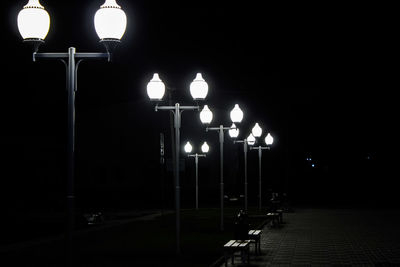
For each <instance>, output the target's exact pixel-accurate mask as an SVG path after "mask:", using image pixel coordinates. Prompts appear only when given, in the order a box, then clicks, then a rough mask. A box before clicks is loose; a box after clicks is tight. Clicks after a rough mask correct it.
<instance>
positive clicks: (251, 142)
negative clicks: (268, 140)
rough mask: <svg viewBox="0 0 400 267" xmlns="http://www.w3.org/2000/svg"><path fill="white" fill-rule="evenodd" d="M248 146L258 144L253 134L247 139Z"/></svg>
mask: <svg viewBox="0 0 400 267" xmlns="http://www.w3.org/2000/svg"><path fill="white" fill-rule="evenodd" d="M246 140H247V144H249V145H250V146H252V145H254V144H255V143H256V138H255V137H254V135H253V134H249V136H248V137H247V139H246Z"/></svg>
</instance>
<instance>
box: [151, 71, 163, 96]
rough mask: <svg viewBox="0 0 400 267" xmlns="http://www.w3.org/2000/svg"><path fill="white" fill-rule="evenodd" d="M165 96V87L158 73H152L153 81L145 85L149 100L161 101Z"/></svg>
mask: <svg viewBox="0 0 400 267" xmlns="http://www.w3.org/2000/svg"><path fill="white" fill-rule="evenodd" d="M164 94H165V85H164V83H163V82H162V81H161V79H160V77H159V76H158V73H154V75H153V79H151V80H150V82H149V83H148V84H147V95H148V96H149V98H150V100H161V99H162V98H163V96H164Z"/></svg>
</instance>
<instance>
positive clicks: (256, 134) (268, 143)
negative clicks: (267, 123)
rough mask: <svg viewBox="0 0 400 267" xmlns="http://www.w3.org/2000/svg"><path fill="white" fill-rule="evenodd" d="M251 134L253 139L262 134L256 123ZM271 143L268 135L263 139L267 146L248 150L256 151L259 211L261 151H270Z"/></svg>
mask: <svg viewBox="0 0 400 267" xmlns="http://www.w3.org/2000/svg"><path fill="white" fill-rule="evenodd" d="M252 134H253V135H254V136H255V137H261V134H262V129H261V127H260V126H259V125H258V123H256V125H254V127H253V129H252ZM272 143H273V138H272V136H271V134H270V133H268V134H267V136H266V137H265V144H266V145H267V146H265V147H263V146H261V145H259V146H256V147H250V150H257V151H258V209H259V210H261V206H262V197H261V158H262V151H263V150H265V149H268V150H269V149H270V145H272Z"/></svg>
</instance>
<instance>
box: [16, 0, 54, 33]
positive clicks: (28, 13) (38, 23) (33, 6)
mask: <svg viewBox="0 0 400 267" xmlns="http://www.w3.org/2000/svg"><path fill="white" fill-rule="evenodd" d="M17 25H18V30H19V33H20V34H21V36H22V38H23V39H24V40H29V39H36V40H44V39H45V38H46V36H47V33H48V32H49V29H50V16H49V13H47V11H46V10H45V9H44V7H43V6H42V5H41V4H40V3H39V0H29V2H28V3H27V4H26V5H25V6H24V7H23V9H22V10H21V11H20V12H19V13H18V18H17Z"/></svg>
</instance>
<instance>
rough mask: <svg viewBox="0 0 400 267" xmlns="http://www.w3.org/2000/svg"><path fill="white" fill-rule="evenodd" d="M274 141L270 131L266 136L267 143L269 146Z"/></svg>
mask: <svg viewBox="0 0 400 267" xmlns="http://www.w3.org/2000/svg"><path fill="white" fill-rule="evenodd" d="M273 142H274V138H273V137H272V135H271V134H270V133H268V134H267V136H266V137H265V144H266V145H267V146H269V145H272V143H273Z"/></svg>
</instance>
